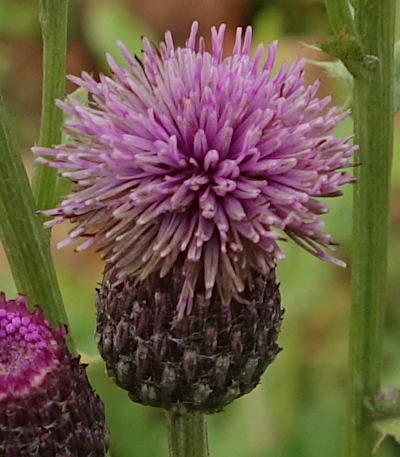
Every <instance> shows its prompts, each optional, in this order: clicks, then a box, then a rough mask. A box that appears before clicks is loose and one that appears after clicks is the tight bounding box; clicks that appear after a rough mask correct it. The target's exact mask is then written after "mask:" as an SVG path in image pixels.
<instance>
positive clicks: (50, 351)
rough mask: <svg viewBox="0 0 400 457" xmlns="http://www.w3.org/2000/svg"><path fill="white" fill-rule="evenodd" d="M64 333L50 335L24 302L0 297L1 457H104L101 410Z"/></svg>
mask: <svg viewBox="0 0 400 457" xmlns="http://www.w3.org/2000/svg"><path fill="white" fill-rule="evenodd" d="M64 338H65V329H64V328H63V327H60V328H59V329H57V330H53V329H52V328H51V327H50V325H49V324H48V323H47V322H46V321H45V320H44V317H43V315H42V313H41V311H40V310H39V308H36V309H35V310H34V311H33V313H30V312H29V311H28V310H27V306H26V302H25V297H24V296H23V295H20V296H19V297H18V298H17V299H16V300H10V301H6V299H5V296H4V294H3V293H0V454H1V455H2V456H3V455H4V456H7V457H34V456H35V457H68V456H71V457H72V456H73V457H89V456H91V457H104V455H105V453H106V447H107V444H106V443H107V432H106V429H105V425H104V408H103V404H102V402H101V400H100V398H99V397H98V396H97V395H95V394H94V392H93V390H92V389H91V387H90V385H89V382H88V379H87V377H86V372H85V366H84V365H81V364H80V363H79V359H78V358H72V357H71V355H70V353H69V352H68V349H67V347H66V345H65V341H64Z"/></svg>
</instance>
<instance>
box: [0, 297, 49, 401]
mask: <svg viewBox="0 0 400 457" xmlns="http://www.w3.org/2000/svg"><path fill="white" fill-rule="evenodd" d="M5 305H6V306H5ZM57 346H58V344H57V342H56V341H55V340H54V338H53V336H52V333H51V330H50V328H49V326H48V324H47V323H45V321H44V320H43V318H42V317H41V316H38V315H37V314H34V313H33V314H31V313H29V311H27V309H26V305H25V302H24V298H23V297H20V298H18V299H17V300H13V301H10V302H5V301H4V299H3V300H2V297H0V400H1V399H2V398H5V397H7V396H9V395H12V396H14V397H17V396H23V395H25V394H26V393H28V392H29V391H30V389H31V388H32V387H37V386H38V385H40V384H41V382H42V381H43V379H44V378H45V376H46V375H47V374H48V373H49V372H50V371H51V370H52V368H53V367H54V364H55V363H56V355H57V354H56V349H57Z"/></svg>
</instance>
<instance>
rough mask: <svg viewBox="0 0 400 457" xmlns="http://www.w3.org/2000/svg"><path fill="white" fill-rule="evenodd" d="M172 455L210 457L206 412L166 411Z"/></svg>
mask: <svg viewBox="0 0 400 457" xmlns="http://www.w3.org/2000/svg"><path fill="white" fill-rule="evenodd" d="M166 415H167V421H168V445H169V446H168V448H169V456H170V457H208V456H209V454H208V441H207V425H206V419H205V416H204V414H202V413H191V412H188V413H185V414H182V415H178V414H173V413H171V412H166Z"/></svg>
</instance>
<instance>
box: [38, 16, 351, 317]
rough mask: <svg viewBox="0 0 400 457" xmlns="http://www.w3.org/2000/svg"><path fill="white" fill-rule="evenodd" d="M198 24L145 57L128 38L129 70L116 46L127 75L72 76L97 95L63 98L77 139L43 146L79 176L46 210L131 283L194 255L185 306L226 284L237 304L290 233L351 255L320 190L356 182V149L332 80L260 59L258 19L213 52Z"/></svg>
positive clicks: (318, 251) (217, 37)
mask: <svg viewBox="0 0 400 457" xmlns="http://www.w3.org/2000/svg"><path fill="white" fill-rule="evenodd" d="M197 28H198V24H197V23H196V22H195V23H194V24H193V25H192V29H191V32H190V36H189V38H188V40H187V42H186V45H185V46H184V47H182V48H180V47H178V48H176V47H175V46H174V43H173V41H172V37H171V34H170V33H169V32H167V33H166V35H165V41H164V42H162V43H161V44H160V46H159V48H158V49H154V48H153V47H152V46H151V45H150V43H149V42H148V40H147V39H144V40H143V54H142V59H141V60H139V59H135V58H134V57H133V56H132V55H131V54H130V53H129V52H128V50H127V49H126V48H125V47H124V45H123V44H120V49H121V52H122V54H123V55H124V57H125V59H126V61H127V66H126V68H120V67H119V66H118V65H117V64H116V63H115V61H114V60H113V58H112V57H111V56H107V57H108V63H109V65H110V68H111V70H112V73H113V75H112V76H111V77H107V76H104V75H101V76H100V81H99V82H97V81H95V80H94V79H93V78H92V77H91V76H89V75H88V74H87V73H83V74H82V77H81V78H76V77H73V78H71V79H72V80H73V81H74V82H75V83H76V84H78V85H79V86H81V87H84V88H86V89H87V90H88V92H89V94H90V100H91V102H90V104H89V106H83V105H82V104H80V103H79V102H78V101H76V100H74V99H73V98H72V97H69V98H68V100H67V103H63V102H58V105H59V106H60V108H62V109H63V110H64V111H65V112H66V113H68V114H69V115H70V120H69V121H68V122H67V123H66V125H65V126H64V130H65V131H66V132H67V133H68V134H69V135H70V137H72V139H73V140H72V143H71V144H63V145H60V146H55V147H54V148H51V149H45V148H36V149H35V152H36V153H39V154H42V157H40V159H39V160H40V161H41V162H44V163H46V164H48V165H50V166H52V167H55V168H58V169H59V170H60V173H61V175H62V176H64V177H66V178H68V179H70V180H71V181H72V182H73V183H74V187H73V189H72V191H71V193H70V194H69V195H68V196H67V197H66V198H65V199H64V201H63V202H62V203H61V204H60V205H59V206H58V207H56V208H54V209H50V210H48V211H44V214H45V215H47V216H50V217H52V218H53V219H52V221H51V222H50V223H49V224H48V225H49V226H50V225H53V224H56V223H58V222H62V221H63V220H65V219H70V220H71V221H72V222H74V223H75V224H76V228H75V229H74V230H73V231H72V232H71V233H70V234H69V237H68V239H67V240H65V241H64V242H62V243H61V244H62V245H65V244H68V243H69V242H71V241H73V240H75V239H76V238H77V237H79V236H82V237H85V238H86V240H85V242H84V243H83V244H81V245H80V246H78V248H77V250H82V249H85V248H87V247H89V246H91V245H93V244H97V245H98V247H99V248H100V250H101V251H102V255H103V257H104V258H105V260H106V262H107V264H108V266H109V267H115V268H116V269H117V270H118V272H119V273H118V280H119V281H123V280H124V279H125V278H129V279H132V278H134V279H137V280H138V281H141V280H144V279H145V278H147V277H148V276H149V275H150V274H151V273H153V272H159V275H160V277H164V276H165V275H166V274H167V273H168V272H169V270H170V269H171V267H172V266H173V265H174V264H176V263H178V264H180V265H181V267H182V268H181V271H182V274H183V276H184V277H185V282H184V287H183V290H182V293H181V296H180V299H179V303H178V304H177V306H178V310H179V315H180V316H182V315H183V314H184V312H185V311H186V312H190V307H191V303H192V298H193V294H194V293H195V290H196V288H201V290H203V291H205V293H206V296H207V297H211V295H212V292H213V289H214V288H217V290H218V291H219V294H220V296H221V298H222V302H223V303H225V304H228V303H229V302H230V299H231V297H232V296H235V297H238V296H239V295H240V294H241V292H242V291H243V290H244V288H245V284H246V280H247V278H248V276H249V274H250V271H251V270H252V269H254V270H257V271H259V272H261V273H263V274H268V272H269V271H270V270H271V269H272V268H273V267H274V265H275V262H276V260H280V259H282V258H283V257H284V255H283V253H282V252H281V250H280V249H279V247H278V244H277V240H278V239H279V238H280V237H281V235H280V234H279V232H284V233H285V234H286V235H287V236H288V237H290V238H292V239H294V240H295V241H296V242H297V243H298V244H299V245H301V246H302V247H303V248H304V249H306V250H307V251H309V252H311V253H312V254H314V255H316V256H317V257H320V258H321V259H324V260H328V261H330V262H334V263H338V264H340V263H341V262H339V261H338V260H336V259H334V258H333V257H331V256H329V255H328V254H327V253H326V252H325V250H326V249H327V248H331V247H332V245H333V242H332V239H331V237H330V236H329V235H328V234H326V233H323V232H321V231H320V227H321V226H322V225H323V223H322V221H321V220H320V218H319V216H320V215H321V214H323V213H325V212H327V207H326V206H325V205H324V204H323V203H322V202H320V201H319V200H318V197H331V196H336V195H340V194H341V192H340V190H339V188H340V186H341V185H342V184H345V183H348V182H350V181H352V178H351V177H350V175H348V174H347V173H346V172H344V171H343V169H344V168H346V167H349V166H350V163H349V158H350V157H351V155H352V153H353V151H354V149H355V147H354V146H352V145H350V144H349V138H344V139H337V138H336V137H334V136H333V135H332V130H333V129H334V127H335V126H336V125H337V124H338V123H339V121H340V120H341V119H343V118H344V117H346V115H347V113H341V114H339V113H338V110H337V108H331V109H329V110H325V107H326V106H327V104H328V103H329V102H330V97H326V98H323V99H318V98H317V97H316V93H317V90H318V86H319V83H318V81H315V82H314V83H313V84H311V85H309V86H305V85H304V82H303V73H304V64H305V62H304V59H299V60H295V61H294V62H293V63H292V64H290V65H285V64H283V65H282V66H281V67H280V68H279V69H278V70H277V71H273V65H274V61H275V53H276V47H277V45H276V43H275V42H274V43H271V44H269V45H268V47H267V51H268V52H267V56H266V57H264V47H263V45H260V46H259V47H258V48H257V49H256V51H255V53H254V56H253V57H251V55H250V47H251V27H247V29H246V31H245V33H244V34H243V31H242V29H241V28H238V29H237V35H236V41H235V45H234V48H233V50H232V54H231V55H230V56H228V57H223V41H224V31H225V26H224V25H221V26H220V27H219V29H216V28H215V27H213V28H212V30H211V37H212V50H211V51H210V52H208V51H207V50H206V49H205V45H204V39H203V38H202V37H200V38H199V39H198V38H197ZM43 156H48V159H46V158H44V157H43Z"/></svg>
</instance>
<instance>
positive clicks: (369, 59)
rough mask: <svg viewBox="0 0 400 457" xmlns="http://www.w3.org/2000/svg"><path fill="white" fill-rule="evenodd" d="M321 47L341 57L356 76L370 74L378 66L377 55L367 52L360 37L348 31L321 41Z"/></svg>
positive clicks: (332, 54) (334, 55) (328, 52)
mask: <svg viewBox="0 0 400 457" xmlns="http://www.w3.org/2000/svg"><path fill="white" fill-rule="evenodd" d="M320 48H321V50H322V51H324V52H326V53H327V54H329V55H331V56H333V57H337V58H338V59H340V60H341V61H342V62H343V63H344V65H345V66H346V68H347V69H348V70H349V72H350V73H351V74H352V75H354V76H356V77H365V76H368V75H369V74H370V73H371V72H373V71H374V70H375V69H376V67H377V62H378V60H377V58H376V56H372V55H367V54H365V53H364V50H363V47H362V45H361V43H360V41H359V40H358V38H356V37H354V36H351V35H348V34H347V33H346V32H343V33H339V34H338V35H337V36H335V37H334V38H332V39H330V40H328V41H326V42H324V43H321V44H320Z"/></svg>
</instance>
